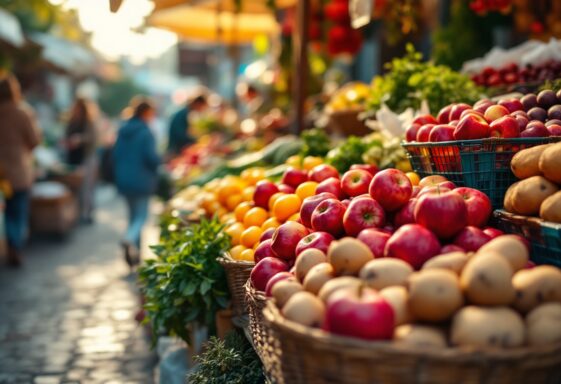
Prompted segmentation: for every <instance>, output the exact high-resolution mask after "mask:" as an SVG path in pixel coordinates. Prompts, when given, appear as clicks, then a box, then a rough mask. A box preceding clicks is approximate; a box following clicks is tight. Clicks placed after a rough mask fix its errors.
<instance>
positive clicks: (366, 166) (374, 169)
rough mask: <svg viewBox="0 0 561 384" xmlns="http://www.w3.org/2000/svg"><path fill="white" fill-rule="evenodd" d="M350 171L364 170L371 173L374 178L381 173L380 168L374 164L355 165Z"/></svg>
mask: <svg viewBox="0 0 561 384" xmlns="http://www.w3.org/2000/svg"><path fill="white" fill-rule="evenodd" d="M350 169H351V170H352V169H364V170H365V171H366V172H369V173H370V174H371V175H372V176H374V175H375V174H377V173H378V171H380V168H378V167H377V166H375V165H374V164H353V165H351V168H350Z"/></svg>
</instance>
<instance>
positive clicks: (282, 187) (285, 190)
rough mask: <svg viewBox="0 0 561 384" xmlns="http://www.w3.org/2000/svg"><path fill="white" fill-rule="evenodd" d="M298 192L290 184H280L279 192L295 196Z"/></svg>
mask: <svg viewBox="0 0 561 384" xmlns="http://www.w3.org/2000/svg"><path fill="white" fill-rule="evenodd" d="M295 191H296V190H295V189H294V188H293V187H292V186H290V185H288V184H279V192H282V193H286V194H293V193H294V192H295Z"/></svg>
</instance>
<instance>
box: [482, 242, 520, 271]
mask: <svg viewBox="0 0 561 384" xmlns="http://www.w3.org/2000/svg"><path fill="white" fill-rule="evenodd" d="M486 252H495V253H498V254H499V255H501V256H502V257H504V258H505V260H506V261H508V263H509V264H510V266H511V267H512V270H513V271H515V272H516V271H519V270H521V269H523V268H525V267H526V263H527V262H528V259H529V258H530V253H529V252H528V248H527V247H526V244H524V243H523V242H522V241H521V240H520V238H519V237H518V236H515V235H502V236H499V237H496V238H494V239H493V240H491V241H489V242H488V243H486V244H483V246H482V247H481V248H479V250H478V251H477V253H486Z"/></svg>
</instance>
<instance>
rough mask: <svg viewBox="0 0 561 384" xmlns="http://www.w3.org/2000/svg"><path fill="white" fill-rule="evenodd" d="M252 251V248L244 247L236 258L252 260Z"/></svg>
mask: <svg viewBox="0 0 561 384" xmlns="http://www.w3.org/2000/svg"><path fill="white" fill-rule="evenodd" d="M253 255H254V252H253V249H245V250H243V251H242V253H241V254H240V256H239V259H238V260H241V261H254V260H255V259H254V256H253Z"/></svg>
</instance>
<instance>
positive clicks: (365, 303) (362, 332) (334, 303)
mask: <svg viewBox="0 0 561 384" xmlns="http://www.w3.org/2000/svg"><path fill="white" fill-rule="evenodd" d="M394 324H395V314H394V310H393V307H392V306H391V305H390V304H389V303H388V302H387V301H386V300H385V299H384V298H383V297H382V296H380V295H379V294H378V293H377V292H376V291H375V290H373V289H372V288H368V287H358V288H357V287H349V288H341V289H339V290H337V291H335V292H334V293H332V294H331V295H330V296H329V298H328V300H327V305H326V321H325V326H324V327H325V329H326V330H327V331H329V332H332V333H334V334H338V335H344V336H350V337H356V338H359V339H365V340H390V339H391V338H392V337H393V332H394V326H395V325H394Z"/></svg>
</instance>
